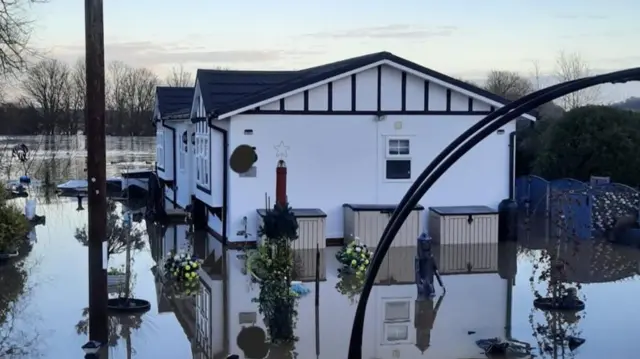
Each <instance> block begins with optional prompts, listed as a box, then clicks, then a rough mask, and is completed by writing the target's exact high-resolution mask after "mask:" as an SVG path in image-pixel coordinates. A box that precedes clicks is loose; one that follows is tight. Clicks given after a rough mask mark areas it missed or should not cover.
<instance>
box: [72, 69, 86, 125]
mask: <svg viewBox="0 0 640 359" xmlns="http://www.w3.org/2000/svg"><path fill="white" fill-rule="evenodd" d="M86 74H87V71H86V63H85V60H84V59H82V58H80V59H78V60H77V61H76V63H75V65H74V66H73V68H72V69H71V71H70V74H69V102H70V106H69V107H70V108H69V111H70V114H69V115H70V116H71V127H72V128H70V131H69V132H70V134H75V133H77V132H78V130H79V128H80V124H81V123H82V120H83V119H84V109H85V103H86V97H87V78H86V76H87V75H86Z"/></svg>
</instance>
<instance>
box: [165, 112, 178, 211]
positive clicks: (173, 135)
mask: <svg viewBox="0 0 640 359" xmlns="http://www.w3.org/2000/svg"><path fill="white" fill-rule="evenodd" d="M162 126H164V127H165V128H168V129H169V131H171V140H172V143H173V148H172V151H171V152H172V153H171V161H173V171H171V172H172V175H173V179H172V180H173V181H174V183H175V184H176V185H175V186H173V188H172V190H173V202H174V203H176V202H178V186H177V184H178V166H176V165H177V163H176V162H177V161H178V155H177V153H176V152H177V151H176V150H177V143H176V142H177V141H176V129H175V128H174V127H170V126H167V124H166V123H164V120H163V121H162ZM165 153H166V152H165Z"/></svg>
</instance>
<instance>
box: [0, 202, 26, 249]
mask: <svg viewBox="0 0 640 359" xmlns="http://www.w3.org/2000/svg"><path fill="white" fill-rule="evenodd" d="M28 231H29V221H27V218H26V217H25V216H24V214H23V213H22V211H20V210H19V209H18V208H17V207H16V206H15V205H14V204H13V203H9V202H5V201H0V252H5V253H6V252H13V251H15V250H17V249H18V247H19V246H20V244H22V243H23V242H24V241H25V235H26V234H27V233H28Z"/></svg>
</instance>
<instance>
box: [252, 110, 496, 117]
mask: <svg viewBox="0 0 640 359" xmlns="http://www.w3.org/2000/svg"><path fill="white" fill-rule="evenodd" d="M246 113H249V114H256V115H328V116H335V115H379V116H383V115H467V116H482V115H484V116H486V115H488V114H490V113H491V111H472V112H469V111H466V110H465V111H446V110H440V111H438V110H430V111H421V110H417V111H415V110H407V111H373V110H371V111H366V110H361V111H348V110H346V111H316V110H313V111H304V110H292V111H285V112H280V111H278V110H261V111H255V110H254V111H247V112H246Z"/></svg>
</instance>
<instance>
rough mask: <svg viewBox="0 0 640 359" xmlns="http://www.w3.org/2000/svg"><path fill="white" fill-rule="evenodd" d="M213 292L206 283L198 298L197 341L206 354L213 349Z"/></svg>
mask: <svg viewBox="0 0 640 359" xmlns="http://www.w3.org/2000/svg"><path fill="white" fill-rule="evenodd" d="M210 303H211V293H210V292H209V291H208V290H207V288H206V287H205V286H204V285H202V284H201V285H200V292H199V293H198V296H197V298H196V318H197V319H196V320H197V322H196V343H197V344H198V346H199V347H200V349H201V350H202V351H203V352H204V353H205V354H207V355H208V354H210V350H211V306H210Z"/></svg>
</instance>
